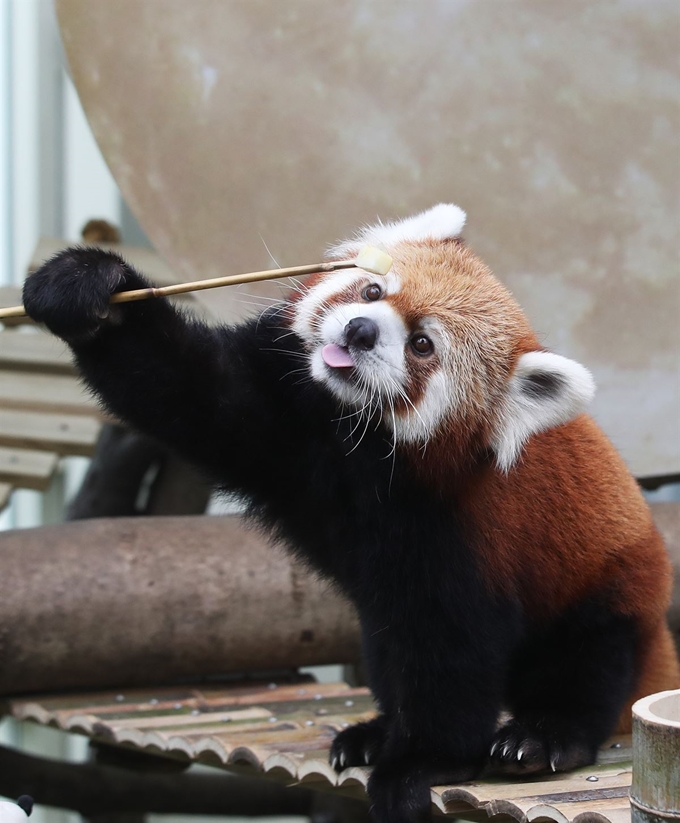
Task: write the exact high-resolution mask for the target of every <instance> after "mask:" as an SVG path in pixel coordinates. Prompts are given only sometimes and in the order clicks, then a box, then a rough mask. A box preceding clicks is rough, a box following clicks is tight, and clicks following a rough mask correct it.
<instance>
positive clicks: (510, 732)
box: [489, 720, 595, 775]
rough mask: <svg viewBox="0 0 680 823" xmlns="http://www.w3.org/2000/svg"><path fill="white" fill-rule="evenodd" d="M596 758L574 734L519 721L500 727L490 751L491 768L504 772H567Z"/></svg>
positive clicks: (591, 750)
mask: <svg viewBox="0 0 680 823" xmlns="http://www.w3.org/2000/svg"><path fill="white" fill-rule="evenodd" d="M594 760H595V751H594V750H593V748H592V747H591V746H589V745H588V744H587V743H585V742H584V741H583V740H582V739H578V738H575V737H574V735H573V733H572V734H568V733H566V734H564V733H562V732H556V731H554V730H552V729H550V728H549V727H548V724H547V723H546V724H545V727H544V728H542V729H540V730H539V729H537V728H536V727H532V726H531V725H529V724H524V723H521V722H519V721H517V720H511V721H510V722H509V723H507V724H506V725H505V726H503V727H502V728H501V729H499V730H498V732H497V733H496V737H495V738H494V742H493V744H492V746H491V749H490V752H489V766H490V769H491V771H493V772H502V773H503V774H518V775H522V774H523V775H527V774H534V773H536V772H564V771H569V770H571V769H576V768H578V767H579V766H587V765H589V764H590V763H593V762H594Z"/></svg>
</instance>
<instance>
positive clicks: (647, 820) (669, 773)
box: [630, 689, 680, 823]
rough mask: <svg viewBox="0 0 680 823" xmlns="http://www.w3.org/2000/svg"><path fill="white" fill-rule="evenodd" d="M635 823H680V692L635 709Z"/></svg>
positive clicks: (632, 796)
mask: <svg viewBox="0 0 680 823" xmlns="http://www.w3.org/2000/svg"><path fill="white" fill-rule="evenodd" d="M630 804H631V812H632V823H662V822H663V821H669V823H670V821H675V823H677V821H678V820H680V689H676V690H674V691H667V692H659V693H658V694H652V695H650V696H649V697H644V698H642V700H638V701H637V703H635V704H634V705H633V785H632V787H631V790H630Z"/></svg>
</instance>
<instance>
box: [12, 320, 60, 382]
mask: <svg viewBox="0 0 680 823" xmlns="http://www.w3.org/2000/svg"><path fill="white" fill-rule="evenodd" d="M0 369H21V370H22V371H39V372H50V373H52V372H55V373H57V374H75V367H74V366H73V363H72V361H71V353H70V352H69V350H68V348H67V346H66V344H65V343H62V341H61V340H59V339H58V338H57V337H53V336H52V335H51V334H44V333H43V332H37V331H35V332H33V333H29V332H26V333H21V332H18V331H9V330H6V331H3V332H0Z"/></svg>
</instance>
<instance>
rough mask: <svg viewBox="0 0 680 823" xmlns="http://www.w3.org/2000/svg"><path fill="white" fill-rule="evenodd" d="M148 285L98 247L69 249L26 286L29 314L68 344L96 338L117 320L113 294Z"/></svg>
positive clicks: (25, 298)
mask: <svg viewBox="0 0 680 823" xmlns="http://www.w3.org/2000/svg"><path fill="white" fill-rule="evenodd" d="M146 285H148V284H147V283H146V281H145V280H144V279H143V278H142V277H141V276H140V275H138V274H137V272H135V271H134V269H132V267H130V266H128V264H127V263H126V262H125V261H124V260H123V259H122V258H121V257H119V256H118V255H117V254H114V253H113V252H107V251H102V250H101V249H94V248H72V249H66V250H65V251H62V252H60V253H59V254H57V255H55V257H53V258H52V259H51V260H48V261H47V262H46V263H45V264H43V266H41V268H40V269H38V271H37V272H35V274H32V275H31V276H30V277H28V278H27V279H26V283H25V284H24V294H23V297H24V306H25V307H26V311H27V313H28V315H29V316H30V317H31V318H33V320H36V321H37V322H39V323H44V324H45V325H46V326H47V327H48V328H49V329H50V331H52V332H53V333H54V334H57V335H59V337H63V338H64V339H65V340H69V341H72V340H78V339H80V338H84V337H89V336H91V335H93V334H94V333H96V332H97V331H98V330H99V329H100V328H101V327H102V326H104V325H105V324H107V323H111V322H112V320H113V316H112V308H111V306H110V305H109V300H110V298H111V295H112V294H113V293H114V292H116V291H120V290H122V289H123V288H128V289H134V288H142V287H144V286H146Z"/></svg>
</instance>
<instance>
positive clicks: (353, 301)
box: [292, 206, 585, 465]
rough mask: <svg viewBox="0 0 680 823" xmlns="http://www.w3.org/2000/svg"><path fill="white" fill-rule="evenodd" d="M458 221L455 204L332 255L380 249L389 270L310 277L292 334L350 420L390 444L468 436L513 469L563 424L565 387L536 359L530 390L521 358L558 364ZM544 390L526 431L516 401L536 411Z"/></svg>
mask: <svg viewBox="0 0 680 823" xmlns="http://www.w3.org/2000/svg"><path fill="white" fill-rule="evenodd" d="M460 215H462V217H460ZM463 218H464V215H463V213H462V212H461V211H460V210H459V209H457V207H455V206H438V207H436V208H435V209H433V210H431V211H430V212H425V213H424V214H422V215H418V216H417V217H415V218H411V219H410V220H407V221H403V222H402V223H396V224H391V225H387V226H377V227H373V228H371V229H367V230H365V231H364V232H363V233H362V234H361V235H360V237H359V238H357V240H356V241H349V242H347V243H344V244H341V245H340V246H339V247H336V248H335V249H334V250H333V251H332V256H333V257H334V258H335V259H347V258H351V257H352V256H353V255H355V254H356V253H357V251H358V248H359V247H360V246H361V245H363V244H364V243H372V244H373V245H377V244H380V245H382V246H383V247H384V248H385V249H386V250H387V251H388V253H389V254H390V255H391V256H392V258H393V261H394V262H393V267H392V269H391V271H390V272H389V273H388V274H387V275H386V276H384V277H381V276H377V275H374V274H371V273H369V272H366V271H363V270H361V269H353V270H345V271H341V272H334V273H329V274H325V275H318V276H315V277H313V278H312V279H311V280H310V281H309V282H308V283H307V284H306V286H305V287H303V288H302V289H301V291H300V292H299V293H298V295H296V297H295V299H294V301H293V304H292V313H293V316H292V327H293V329H294V331H295V332H296V333H297V334H298V335H299V336H300V337H301V338H302V340H303V341H304V343H305V344H306V347H307V350H308V352H309V364H310V370H311V374H312V377H313V378H314V379H315V380H317V381H319V382H320V383H323V384H324V385H325V386H326V387H327V388H328V389H330V391H331V392H333V394H335V395H336V396H337V398H338V399H339V400H340V401H341V402H342V403H343V404H346V405H347V406H348V407H350V411H358V410H361V411H362V414H363V416H364V417H368V418H371V417H373V416H375V415H379V416H380V418H381V419H382V422H383V423H384V425H385V426H386V427H387V428H388V429H389V430H391V431H392V433H393V435H394V439H395V444H396V443H426V442H427V441H428V440H429V439H430V438H431V437H432V436H433V435H435V434H436V433H437V432H441V431H446V430H447V429H448V430H456V431H458V432H460V431H462V430H464V431H465V432H467V433H468V434H470V435H473V434H475V435H479V436H481V437H482V438H483V439H484V438H485V440H486V442H487V444H488V445H489V446H490V447H492V448H495V450H496V452H497V454H499V455H501V454H502V453H503V452H505V453H507V459H506V458H504V457H502V456H501V457H499V462H501V463H504V464H508V465H509V464H510V462H512V460H513V459H514V456H515V455H516V452H517V451H518V449H519V447H520V446H521V443H522V442H523V441H524V440H525V439H526V437H527V436H528V434H530V433H531V428H532V426H533V429H534V430H536V429H537V428H540V427H541V426H542V427H544V428H545V427H547V426H546V425H544V423H545V421H546V420H547V421H548V423H547V424H548V425H554V424H555V422H561V421H562V418H563V417H564V414H562V411H561V408H562V405H564V404H563V403H562V400H563V399H564V398H562V396H561V395H562V390H561V388H560V386H562V385H564V386H567V384H568V380H566V378H564V375H563V374H562V373H561V372H560V374H559V375H552V376H551V377H550V379H544V378H545V374H544V372H545V370H546V369H548V370H550V368H553V366H554V363H553V364H552V366H551V365H550V364H547V365H545V367H544V366H543V365H541V363H542V361H541V363H539V364H538V366H539V368H538V372H540V373H541V374H542V375H543V378H538V379H536V380H534V382H533V383H532V382H531V381H532V379H533V378H534V377H535V374H534V372H536V363H535V362H533V361H532V362H531V369H533V371H532V372H531V374H530V373H529V372H528V371H526V369H524V370H523V366H522V364H521V362H520V361H521V359H522V358H523V357H524V356H526V355H527V353H533V355H535V356H536V357H538V358H539V360H540V359H541V357H542V356H545V357H548V358H551V357H552V358H556V357H557V356H556V355H549V354H544V353H541V352H537V351H536V349H538V344H537V341H536V339H535V336H534V334H533V332H532V330H531V328H530V326H529V324H528V321H527V320H526V318H525V316H524V314H523V313H522V311H521V309H520V308H519V306H518V305H517V303H516V302H515V300H514V298H513V297H512V296H511V295H510V294H509V292H508V291H507V290H506V289H505V288H504V287H503V286H502V285H501V284H500V283H499V282H498V280H496V278H495V277H494V276H493V275H492V274H491V272H490V271H489V270H488V269H487V268H486V266H484V264H483V263H482V262H481V261H480V260H479V259H478V258H477V257H476V256H475V255H474V254H473V253H472V252H471V251H470V250H469V249H467V247H466V246H465V245H464V244H463V243H462V242H460V241H459V240H458V239H457V234H458V232H459V231H460V226H462V219H463ZM457 220H458V221H459V223H460V226H458V227H457V230H456V231H455V233H454V229H456V221H457ZM414 224H415V225H414ZM376 241H377V242H376ZM557 359H558V360H560V361H564V360H565V359H564V358H557ZM551 362H552V361H551ZM565 362H567V363H571V361H565ZM573 365H574V366H575V367H577V368H578V369H582V367H580V366H578V364H573ZM521 366H522V367H521ZM582 370H583V369H582ZM558 371H559V369H558ZM583 371H584V372H585V370H583ZM525 372H526V373H525ZM538 372H537V373H538ZM551 374H552V373H551ZM553 378H554V379H553ZM513 381H514V382H513ZM539 386H549V387H550V389H549V390H548V389H546V392H545V397H544V398H542V399H541V404H543V402H544V401H545V403H547V406H546V408H548V409H549V413H548V415H547V417H546V418H545V420H544V417H540V420H539V422H538V424H537V425H536V424H535V423H531V425H529V424H527V425H525V422H526V421H525V419H524V416H523V415H524V414H525V409H524V408H523V406H522V404H523V403H524V400H525V399H527V398H528V400H527V402H531V403H533V402H534V401H533V400H531V398H530V397H529V395H530V393H531V392H532V391H533V392H534V396H536V392H537V387H539ZM553 387H557V388H556V389H555V391H553ZM550 392H552V396H549V394H550ZM525 395H526V396H525ZM558 395H560V397H558ZM567 399H568V398H567ZM551 404H552V405H551ZM567 405H568V404H567ZM573 405H574V404H573V403H572V404H571V406H573ZM571 406H570V409H571V411H570V412H569V413H570V415H571V416H574V415H573V413H572V412H573V409H572V408H571ZM520 407H521V408H520ZM541 407H542V406H541ZM518 408H519V411H517V409H518ZM516 418H517V419H516ZM508 426H509V429H508ZM527 433H528V434H527ZM518 444H519V445H518Z"/></svg>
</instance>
